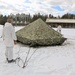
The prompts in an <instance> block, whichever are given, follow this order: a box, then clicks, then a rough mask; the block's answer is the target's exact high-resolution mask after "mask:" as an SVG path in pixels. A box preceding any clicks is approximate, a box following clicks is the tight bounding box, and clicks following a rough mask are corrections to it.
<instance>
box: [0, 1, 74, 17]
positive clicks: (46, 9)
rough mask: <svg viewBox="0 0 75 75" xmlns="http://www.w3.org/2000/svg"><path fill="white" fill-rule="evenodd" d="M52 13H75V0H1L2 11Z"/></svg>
mask: <svg viewBox="0 0 75 75" xmlns="http://www.w3.org/2000/svg"><path fill="white" fill-rule="evenodd" d="M38 12H39V13H41V14H52V15H54V16H58V15H60V16H62V15H63V14H65V13H72V14H75V0H0V13H1V14H3V15H9V14H10V13H13V14H16V13H25V14H29V13H30V14H31V15H33V14H35V13H36V14H37V13H38Z"/></svg>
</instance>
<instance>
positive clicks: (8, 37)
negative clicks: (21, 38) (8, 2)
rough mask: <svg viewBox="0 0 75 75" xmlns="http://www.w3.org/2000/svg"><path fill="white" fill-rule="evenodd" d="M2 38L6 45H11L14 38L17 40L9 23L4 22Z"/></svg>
mask: <svg viewBox="0 0 75 75" xmlns="http://www.w3.org/2000/svg"><path fill="white" fill-rule="evenodd" d="M3 39H4V43H5V45H6V47H13V46H14V40H17V38H16V35H15V30H14V27H13V26H12V24H11V23H8V22H6V23H5V26H4V28H3Z"/></svg>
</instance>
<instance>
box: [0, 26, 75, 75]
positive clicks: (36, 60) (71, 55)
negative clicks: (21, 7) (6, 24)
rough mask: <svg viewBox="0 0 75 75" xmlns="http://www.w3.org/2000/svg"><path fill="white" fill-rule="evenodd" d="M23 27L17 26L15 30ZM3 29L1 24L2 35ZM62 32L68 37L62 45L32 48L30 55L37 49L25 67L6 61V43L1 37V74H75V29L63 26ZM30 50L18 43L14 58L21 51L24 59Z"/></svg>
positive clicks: (15, 47) (0, 32) (20, 54)
mask: <svg viewBox="0 0 75 75" xmlns="http://www.w3.org/2000/svg"><path fill="white" fill-rule="evenodd" d="M21 28H23V27H15V31H17V30H19V29H21ZM2 29H3V27H2V26H0V36H1V35H2ZM54 29H55V30H56V28H54ZM61 34H62V35H63V36H64V37H66V38H68V39H67V40H66V41H65V42H64V43H63V44H62V46H49V47H40V48H31V49H30V53H29V57H30V56H31V54H32V53H33V52H34V51H35V50H36V51H35V53H34V54H33V56H32V57H31V59H30V60H29V62H28V64H27V66H26V67H25V68H24V69H23V68H21V67H19V66H18V65H17V64H16V63H7V62H6V59H5V45H4V42H3V39H2V38H0V75H75V29H71V28H70V29H67V28H62V32H61ZM28 50H29V47H27V46H25V45H22V44H21V43H17V45H15V46H14V49H13V51H14V53H13V54H14V55H13V56H14V57H13V58H14V59H15V58H16V57H18V52H19V56H20V57H21V59H22V60H23V61H24V60H25V57H26V55H27V52H28ZM29 57H28V58H29Z"/></svg>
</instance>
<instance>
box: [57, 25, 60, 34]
mask: <svg viewBox="0 0 75 75" xmlns="http://www.w3.org/2000/svg"><path fill="white" fill-rule="evenodd" d="M57 31H58V32H59V33H61V25H58V27H57Z"/></svg>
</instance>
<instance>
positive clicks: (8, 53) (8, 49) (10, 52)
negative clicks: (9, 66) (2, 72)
mask: <svg viewBox="0 0 75 75" xmlns="http://www.w3.org/2000/svg"><path fill="white" fill-rule="evenodd" d="M5 55H6V58H8V60H12V59H13V47H6V52H5Z"/></svg>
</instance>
